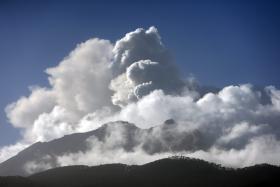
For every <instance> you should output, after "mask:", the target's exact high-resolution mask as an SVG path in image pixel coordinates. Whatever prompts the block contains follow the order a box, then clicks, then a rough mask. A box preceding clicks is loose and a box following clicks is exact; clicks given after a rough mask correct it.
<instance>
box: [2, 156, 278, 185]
mask: <svg viewBox="0 0 280 187" xmlns="http://www.w3.org/2000/svg"><path fill="white" fill-rule="evenodd" d="M279 175H280V167H278V166H272V165H269V164H260V165H255V166H251V167H246V168H239V169H233V168H226V167H222V166H220V165H217V164H213V163H209V162H206V161H203V160H200V159H193V158H187V157H171V158H165V159H160V160H156V161H154V162H150V163H147V164H144V165H131V166H128V165H125V164H106V165H100V166H91V167H90V166H83V165H79V166H65V167H60V168H54V169H50V170H46V171H44V172H40V173H37V174H33V175H31V176H29V177H0V186H1V187H2V186H3V187H8V186H10V187H18V186H21V187H25V186H26V187H27V186H31V187H59V186H68V187H80V186H102V187H109V186H114V187H118V186H122V187H125V186H134V187H138V186H139V187H140V186H147V187H150V186H154V187H162V186H163V187H165V186H166V187H167V186H176V187H181V186H189V187H202V186H203V187H208V186H209V187H210V186H218V187H222V186H228V187H239V186H240V187H241V186H242V187H249V186H255V187H259V186H279V185H280V181H279V180H278V178H279Z"/></svg>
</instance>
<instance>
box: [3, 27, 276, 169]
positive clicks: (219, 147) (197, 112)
mask: <svg viewBox="0 0 280 187" xmlns="http://www.w3.org/2000/svg"><path fill="white" fill-rule="evenodd" d="M201 66H202V67H203V64H201ZM46 72H47V74H48V76H49V83H50V86H49V87H47V88H44V87H39V86H36V87H33V88H32V89H31V90H30V91H31V93H30V95H29V96H27V97H21V98H20V99H19V100H18V101H16V102H14V103H12V104H10V105H9V106H7V108H6V113H7V117H8V119H9V121H10V122H11V124H12V125H13V126H14V127H15V128H20V129H21V131H22V134H23V137H22V140H21V141H19V142H18V143H17V144H16V145H12V146H7V147H3V148H2V149H1V150H0V160H1V161H4V160H5V159H7V158H8V157H10V156H12V154H15V153H16V152H18V151H19V150H21V149H23V148H24V147H26V146H27V145H30V144H32V143H34V142H37V141H50V140H53V139H55V138H60V137H62V136H64V135H66V134H70V133H75V132H86V131H90V130H94V129H98V128H99V127H100V126H101V125H102V124H104V123H107V122H110V121H119V120H122V121H127V122H129V123H133V124H135V125H136V126H137V127H138V128H136V127H134V126H131V127H129V126H130V125H131V124H129V123H128V124H127V125H125V126H123V125H114V126H110V125H109V126H103V127H101V128H100V129H99V131H98V132H102V133H103V135H102V138H100V137H99V136H101V135H100V134H99V135H98V136H97V135H95V134H92V136H90V137H88V138H87V139H86V141H85V142H84V143H85V145H86V148H87V149H85V150H82V151H81V150H80V151H77V150H76V151H74V152H67V153H66V152H65V153H59V154H58V155H55V154H52V155H51V156H50V155H45V157H44V159H42V160H41V163H40V160H32V159H31V160H29V161H28V163H27V164H26V165H25V166H26V168H27V170H28V171H30V172H32V171H38V168H41V169H42V168H43V169H44V167H42V166H48V168H49V167H56V166H61V165H69V164H89V165H93V164H98V163H108V162H125V163H144V162H147V161H151V160H154V159H157V158H161V157H164V156H168V155H173V154H180V155H185V156H191V157H197V158H203V159H206V160H210V161H214V162H217V163H222V164H225V165H229V166H236V167H242V166H248V165H253V164H256V163H263V162H265V163H270V164H280V140H279V138H280V123H279V122H280V90H278V89H277V88H275V87H274V86H268V87H265V88H264V89H256V88H254V87H253V85H251V84H244V85H229V86H226V87H225V88H222V89H220V90H218V91H215V92H207V93H205V92H203V93H202V92H200V91H199V90H203V89H196V88H199V86H198V85H193V84H195V83H193V82H191V81H188V78H185V77H181V76H180V74H179V72H178V70H177V68H176V65H175V63H174V62H173V61H172V59H171V57H170V55H169V52H168V50H167V49H166V47H165V46H164V45H163V43H162V40H161V37H160V35H159V33H158V31H157V29H156V28H155V27H150V28H149V29H148V30H145V29H136V30H135V31H133V32H130V33H128V34H126V35H125V37H124V38H122V39H120V40H118V41H116V43H115V44H113V43H111V42H110V41H108V40H102V39H96V38H95V39H90V40H88V41H86V42H84V43H82V44H79V45H78V46H77V47H76V49H74V50H73V51H72V52H71V53H70V54H69V55H68V56H67V57H66V58H64V59H63V60H62V61H61V62H60V63H59V64H58V65H57V66H56V67H52V68H48V69H47V70H46ZM200 88H201V87H200ZM204 90H205V89H204ZM168 119H169V120H168ZM166 120H167V121H166ZM164 121H166V122H165V123H164ZM102 129H103V130H102ZM132 135H133V136H132ZM48 161H50V163H51V164H50V163H48ZM54 163H55V164H54Z"/></svg>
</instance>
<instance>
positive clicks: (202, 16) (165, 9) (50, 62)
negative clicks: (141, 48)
mask: <svg viewBox="0 0 280 187" xmlns="http://www.w3.org/2000/svg"><path fill="white" fill-rule="evenodd" d="M279 7H280V6H279V5H278V4H277V3H276V2H273V1H270V2H268V3H267V1H186V2H184V3H182V2H174V1H172V2H170V3H167V2H165V3H162V2H160V1H155V2H153V3H151V2H149V1H138V2H137V3H132V2H129V1H127V2H126V1H121V2H118V3H117V2H110V1H106V3H101V1H99V2H94V1H81V2H78V1H24V2H23V1H5V0H4V1H1V2H0V23H1V25H0V41H1V42H0V65H1V67H0V85H1V97H0V111H1V112H0V146H3V145H7V144H10V143H14V142H15V141H16V140H17V139H18V138H19V131H18V130H17V129H14V128H12V127H11V125H9V124H8V123H7V119H6V117H5V112H4V108H5V106H6V105H7V104H9V103H11V102H13V101H16V100H17V99H18V98H19V97H20V96H23V95H28V93H29V90H28V87H29V86H32V85H41V86H45V85H47V84H48V83H47V76H46V74H45V73H44V70H45V69H46V68H47V67H51V66H55V65H56V64H57V63H58V62H59V61H60V60H61V59H63V57H65V56H66V55H67V54H68V53H69V52H70V51H71V50H72V49H74V48H75V46H76V44H78V43H80V42H82V41H85V40H87V39H89V38H92V37H99V38H105V39H109V40H111V41H115V40H117V39H119V38H121V37H122V36H123V35H124V34H125V33H127V32H129V31H132V30H135V29H136V28H138V27H144V28H148V27H149V26H151V25H154V26H156V27H157V28H158V29H159V32H160V34H161V36H162V39H163V42H164V44H165V45H166V46H167V48H168V49H169V50H170V51H171V53H172V55H173V57H174V59H175V60H176V62H177V63H178V66H179V68H180V70H181V72H182V74H184V75H188V74H190V73H192V74H193V75H194V76H195V77H196V78H197V79H198V80H199V81H200V82H201V83H202V84H204V85H211V86H217V87H223V86H225V85H230V84H240V83H252V84H254V85H257V86H265V85H275V86H276V87H278V88H279V87H280V76H279V71H280V64H279V58H280V53H279V51H280V35H279V33H280V12H279Z"/></svg>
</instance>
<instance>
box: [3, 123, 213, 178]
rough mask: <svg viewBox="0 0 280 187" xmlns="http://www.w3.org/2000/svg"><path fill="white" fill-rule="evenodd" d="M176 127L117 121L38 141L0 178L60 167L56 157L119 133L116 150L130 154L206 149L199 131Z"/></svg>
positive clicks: (5, 167)
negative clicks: (142, 125) (145, 125)
mask: <svg viewBox="0 0 280 187" xmlns="http://www.w3.org/2000/svg"><path fill="white" fill-rule="evenodd" d="M176 125H177V124H176V122H175V121H174V120H167V121H166V122H165V123H163V124H161V125H159V126H156V127H153V128H150V129H141V128H138V127H136V126H135V125H134V124H130V123H128V122H124V121H117V122H111V123H107V124H104V125H102V126H101V127H100V128H98V129H96V130H93V131H89V132H85V133H75V134H70V135H66V136H64V137H62V138H58V139H55V140H52V141H49V142H43V143H42V142H38V143H35V144H33V145H31V146H30V147H28V148H27V149H25V150H23V151H21V152H20V153H18V154H17V155H16V156H14V157H12V158H11V159H8V160H7V161H5V162H3V163H1V164H0V176H12V175H19V176H27V175H29V174H31V173H38V172H41V171H43V170H46V169H49V168H55V167H59V166H60V164H59V163H57V157H59V156H63V155H67V154H69V153H78V152H86V151H87V150H90V149H91V143H93V141H98V142H103V143H104V144H106V143H107V142H106V141H107V138H108V137H116V136H120V135H119V134H121V137H120V138H121V141H120V142H119V144H117V148H118V149H120V150H125V151H126V152H131V151H133V150H134V148H136V147H141V149H142V150H143V151H145V152H146V153H147V154H151V155H152V154H155V153H161V152H170V151H174V152H176V151H183V150H194V149H204V148H207V146H208V145H207V141H204V139H203V135H202V134H201V133H200V132H199V131H197V130H196V131H191V132H185V131H178V130H177V128H176ZM116 132H119V134H116ZM155 134H156V135H155ZM205 142H206V143H205ZM108 144H110V143H108ZM93 159H94V158H93ZM34 164H35V165H44V166H47V167H46V168H45V167H37V168H34V167H32V165H34ZM30 165H31V168H30V167H29V166H30Z"/></svg>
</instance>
